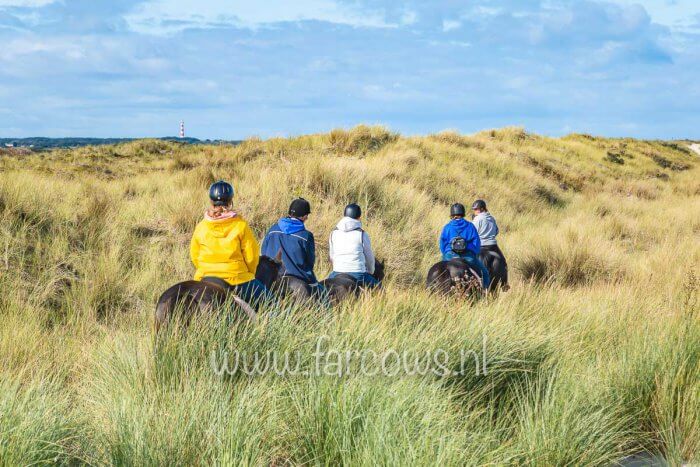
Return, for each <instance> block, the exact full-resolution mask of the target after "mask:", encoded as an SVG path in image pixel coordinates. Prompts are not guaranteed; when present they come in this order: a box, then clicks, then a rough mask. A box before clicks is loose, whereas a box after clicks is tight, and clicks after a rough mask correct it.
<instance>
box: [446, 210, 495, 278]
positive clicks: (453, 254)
mask: <svg viewBox="0 0 700 467" xmlns="http://www.w3.org/2000/svg"><path fill="white" fill-rule="evenodd" d="M465 215H466V209H465V208H464V205H462V204H460V203H456V204H453V205H452V206H451V207H450V217H451V218H452V219H451V220H450V222H448V223H447V224H446V225H445V227H443V229H442V234H440V252H441V253H442V259H443V260H444V261H449V260H451V259H454V258H462V259H463V260H465V261H466V262H467V263H468V264H469V265H470V266H471V267H473V268H474V269H477V270H478V271H479V272H480V273H481V279H482V282H483V285H484V288H485V289H488V288H489V284H490V283H491V278H490V276H489V271H488V269H486V267H485V266H484V263H482V262H481V260H480V259H479V252H480V250H481V240H480V239H479V233H478V232H477V230H476V227H474V224H472V223H471V222H469V221H467V220H465V219H464V216H465ZM455 249H457V250H458V251H455Z"/></svg>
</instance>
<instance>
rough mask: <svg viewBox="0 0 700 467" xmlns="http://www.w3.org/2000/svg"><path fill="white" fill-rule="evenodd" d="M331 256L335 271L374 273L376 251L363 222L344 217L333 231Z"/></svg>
mask: <svg viewBox="0 0 700 467" xmlns="http://www.w3.org/2000/svg"><path fill="white" fill-rule="evenodd" d="M329 243H330V252H329V254H330V257H331V262H332V263H333V271H335V272H367V273H369V274H372V273H374V253H373V252H372V245H371V244H370V241H369V235H367V232H365V231H364V230H362V223H361V222H360V221H359V220H357V219H353V218H351V217H343V218H342V219H340V222H338V225H336V228H335V230H333V232H331V238H330V242H329Z"/></svg>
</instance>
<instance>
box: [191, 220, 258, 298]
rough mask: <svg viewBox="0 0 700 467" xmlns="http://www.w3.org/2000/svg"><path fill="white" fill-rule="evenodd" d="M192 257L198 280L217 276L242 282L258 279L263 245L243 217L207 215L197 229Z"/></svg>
mask: <svg viewBox="0 0 700 467" xmlns="http://www.w3.org/2000/svg"><path fill="white" fill-rule="evenodd" d="M190 258H192V263H193V264H194V267H195V268H196V269H197V271H196V272H195V275H194V280H197V281H198V280H201V279H202V277H206V276H213V277H218V278H220V279H223V280H225V281H226V282H228V283H229V284H231V285H238V284H242V283H244V282H248V281H252V280H253V279H255V270H256V269H257V267H258V261H259V259H260V247H259V246H258V242H257V240H256V239H255V236H254V235H253V231H252V230H251V229H250V227H249V226H248V223H247V222H246V221H245V220H244V219H243V218H241V217H239V216H236V217H231V218H226V219H215V220H211V219H209V218H206V217H205V218H204V220H202V221H201V222H200V223H199V224H197V227H196V228H195V229H194V234H193V235H192V241H191V242H190Z"/></svg>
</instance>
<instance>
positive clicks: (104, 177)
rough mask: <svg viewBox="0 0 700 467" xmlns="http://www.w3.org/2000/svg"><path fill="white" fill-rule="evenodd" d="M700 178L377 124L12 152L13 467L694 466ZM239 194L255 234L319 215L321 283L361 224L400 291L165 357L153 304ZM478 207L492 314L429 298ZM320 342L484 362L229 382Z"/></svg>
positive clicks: (204, 323)
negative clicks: (489, 215)
mask: <svg viewBox="0 0 700 467" xmlns="http://www.w3.org/2000/svg"><path fill="white" fill-rule="evenodd" d="M611 154H612V156H611ZM620 161H622V162H620ZM699 163H700V161H698V160H697V156H695V155H694V154H692V153H690V152H688V151H685V150H684V146H683V145H682V144H680V143H666V142H657V141H637V140H631V139H617V140H611V139H604V138H595V137H591V136H587V135H570V136H567V137H565V138H560V139H553V138H545V137H540V136H537V135H532V134H528V133H526V132H525V131H523V130H522V129H519V128H507V129H501V130H493V131H486V132H481V133H478V134H476V135H471V136H467V135H460V134H458V133H456V132H443V133H439V134H436V135H430V136H427V137H410V138H407V137H400V136H399V135H396V134H394V133H392V132H390V131H388V130H386V129H384V128H379V127H365V126H363V127H358V128H354V129H349V130H334V131H333V132H331V133H329V134H321V135H308V136H300V137H296V138H291V139H284V138H275V139H271V140H261V139H258V138H251V139H249V140H247V141H245V142H244V143H242V144H240V145H238V146H186V145H179V144H175V143H166V142H160V141H149V140H144V141H137V142H131V143H126V144H122V145H117V146H108V147H86V148H79V149H73V150H55V151H51V152H45V153H38V154H30V155H26V154H22V155H15V156H11V155H3V157H2V158H0V222H1V224H0V291H1V293H0V464H3V465H17V464H25V465H26V464H42V463H58V464H70V465H75V464H83V463H85V464H91V465H104V464H113V465H170V464H174V463H177V464H198V465H199V464H219V465H301V464H313V465H329V464H333V465H338V464H341V465H404V464H409V465H432V464H444V465H465V464H466V465H474V464H494V465H502V464H528V465H580V464H585V465H611V464H614V463H615V462H617V461H619V460H620V459H622V458H624V457H625V456H627V455H629V454H632V453H639V452H650V453H654V454H658V455H660V456H663V457H664V458H666V459H667V460H668V461H669V462H671V463H672V464H680V463H682V462H698V461H700V437H699V435H698V433H700V399H699V396H698V394H700V350H699V349H700V325H699V324H698V323H699V322H700V321H699V319H700V311H699V310H698V289H699V287H700V284H699V282H698V279H697V278H698V274H699V273H698V264H700V242H698V236H699V235H700V203H698V202H697V201H698V196H699V195H700V182H698V180H700V177H698V171H699V170H700V169H699V168H698V165H699ZM219 178H224V179H228V180H231V181H232V182H233V184H234V186H235V188H236V209H237V210H238V211H239V212H240V213H241V215H243V216H244V217H245V218H246V219H247V220H248V221H249V222H250V224H251V226H252V227H253V229H254V231H255V232H256V234H257V235H258V236H262V234H263V233H264V231H265V229H266V228H267V227H269V225H270V224H271V223H273V222H274V221H275V220H277V218H278V217H280V216H281V215H283V214H284V213H285V211H286V208H287V206H288V203H289V201H290V200H291V199H292V198H293V197H295V196H304V197H305V198H307V199H309V200H310V201H311V203H312V215H311V218H310V219H309V222H308V227H309V229H310V230H312V231H313V232H314V233H315V234H316V239H317V251H318V261H317V266H316V269H317V272H318V274H319V275H320V276H323V275H324V274H325V273H327V272H329V270H330V264H329V261H328V259H327V251H328V247H327V242H326V240H327V236H328V235H329V233H330V231H331V229H332V228H333V226H334V224H335V223H336V222H337V220H338V218H339V217H340V214H341V210H342V207H343V206H344V205H345V204H346V203H348V202H351V201H357V202H359V203H361V204H362V206H363V211H364V213H365V215H364V217H363V222H364V228H365V230H367V231H368V232H369V234H370V235H371V237H372V241H373V246H374V247H375V249H376V251H377V255H378V256H379V257H380V258H383V259H384V260H385V261H386V263H387V272H388V277H387V281H386V287H385V288H384V290H383V291H382V292H380V293H375V294H371V295H370V294H366V295H363V296H362V297H361V298H360V299H359V300H358V301H356V302H347V303H343V304H341V305H340V306H338V307H336V308H334V309H333V310H330V311H329V310H326V309H322V308H318V307H314V306H312V305H309V304H304V305H298V304H292V303H288V304H285V305H284V307H278V308H274V309H273V308H270V307H268V308H266V309H264V310H263V315H262V319H261V321H260V322H259V323H256V324H255V325H252V324H249V323H233V324H231V325H229V324H227V319H226V310H225V309H222V310H220V313H221V315H220V316H217V317H214V319H202V320H199V321H196V322H195V323H194V324H193V326H192V327H191V328H190V329H188V331H187V332H186V333H182V332H176V331H173V332H172V333H168V334H166V335H163V336H159V337H158V338H156V336H154V335H153V334H152V315H153V310H154V304H155V301H156V299H157V297H158V296H159V294H160V293H161V292H162V291H163V290H165V289H166V288H167V287H168V286H169V285H171V284H173V283H174V282H177V281H180V280H185V279H188V278H190V277H191V275H192V268H191V265H190V263H189V258H188V243H189V238H190V237H189V236H190V234H191V231H192V228H193V227H194V225H195V224H196V222H197V221H198V220H199V219H200V217H201V215H202V212H203V210H204V209H205V206H206V201H207V200H206V188H207V186H208V185H209V183H211V182H212V181H213V180H216V179H219ZM28 187H31V189H28ZM477 197H480V198H484V199H486V200H487V202H488V204H489V207H490V209H491V211H492V212H493V213H494V215H495V216H496V217H497V219H498V222H499V225H500V227H501V232H502V233H501V236H500V237H499V243H500V244H501V247H502V249H503V250H504V251H505V253H506V255H507V257H508V261H509V266H510V274H511V282H512V286H513V287H512V289H511V290H510V291H509V292H507V293H502V294H500V295H499V296H497V297H491V298H490V299H488V300H485V301H482V302H479V303H476V304H469V303H464V302H461V301H459V300H458V299H457V298H454V297H436V296H431V295H429V294H428V293H427V292H426V291H425V290H423V280H424V277H425V274H426V271H427V270H428V268H429V267H430V266H431V265H432V264H433V263H434V262H436V261H437V260H438V259H439V254H438V249H437V236H438V233H439V231H440V228H441V226H442V225H443V224H444V223H445V222H446V221H447V217H448V216H447V215H446V214H447V212H448V207H449V204H451V203H452V202H455V201H460V202H463V203H470V202H471V201H472V200H473V199H474V198H477ZM319 343H320V344H319ZM319 345H320V346H321V348H322V349H323V351H324V358H326V357H328V355H331V356H332V355H335V354H334V353H337V354H343V355H344V352H347V351H354V352H358V353H360V352H372V353H374V354H377V355H383V354H386V353H387V352H390V351H396V352H399V353H401V352H405V353H406V354H408V355H421V354H423V353H425V352H438V351H439V352H444V354H446V355H450V356H455V355H460V353H463V354H464V355H466V360H465V361H456V360H451V361H449V362H448V363H446V364H445V365H444V367H445V368H447V369H449V370H450V371H456V370H460V371H459V372H456V373H450V374H448V375H445V374H437V373H435V372H427V373H425V374H412V375H408V374H404V373H405V372H403V368H402V366H401V364H400V363H398V361H395V360H393V361H389V363H388V364H387V366H386V369H387V370H388V372H389V373H390V374H396V375H395V376H382V375H374V376H367V375H363V374H362V373H361V372H359V371H358V368H359V366H358V363H357V361H353V362H352V363H351V364H349V366H348V367H347V370H348V371H347V373H344V374H342V375H341V376H338V375H325V376H324V375H320V376H319V375H313V374H312V375H304V374H303V373H301V374H296V375H290V374H287V375H285V376H278V375H275V374H269V373H268V374H266V375H246V374H243V373H242V372H238V373H237V374H234V375H223V376H218V375H217V374H216V372H215V371H214V369H213V368H212V355H214V356H216V355H219V356H220V355H223V354H224V353H226V352H228V354H230V355H231V354H233V353H235V352H240V353H244V354H246V355H247V356H248V358H250V357H251V355H253V353H254V352H258V353H259V354H260V355H267V354H274V353H284V352H287V353H289V354H290V355H297V356H298V363H299V368H300V369H301V370H302V371H303V370H307V371H311V370H313V369H314V367H315V365H316V363H317V360H316V358H317V357H316V356H315V354H314V352H316V351H317V350H318V346H319ZM440 355H443V354H440ZM465 362H466V363H465ZM484 365H485V370H486V371H484V367H483V366H484ZM435 367H436V366H435V364H434V362H433V365H432V366H430V368H431V369H435ZM464 370H466V371H464Z"/></svg>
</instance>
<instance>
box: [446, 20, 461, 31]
mask: <svg viewBox="0 0 700 467" xmlns="http://www.w3.org/2000/svg"><path fill="white" fill-rule="evenodd" d="M460 26H462V23H460V22H459V21H454V20H449V19H446V20H443V22H442V30H443V31H444V32H448V31H452V30H454V29H459V27H460Z"/></svg>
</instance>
